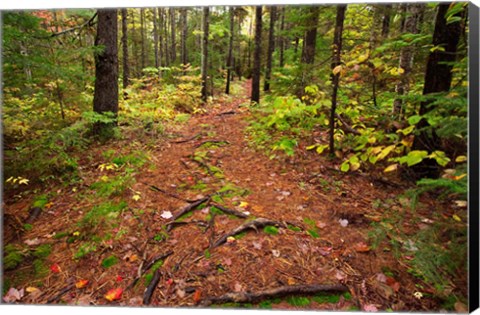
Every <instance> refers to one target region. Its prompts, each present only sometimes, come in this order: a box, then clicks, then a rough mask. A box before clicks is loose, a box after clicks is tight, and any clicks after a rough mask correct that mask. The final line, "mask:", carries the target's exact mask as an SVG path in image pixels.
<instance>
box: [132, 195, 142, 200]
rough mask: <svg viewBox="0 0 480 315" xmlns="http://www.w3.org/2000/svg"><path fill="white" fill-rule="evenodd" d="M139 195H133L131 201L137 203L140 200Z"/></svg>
mask: <svg viewBox="0 0 480 315" xmlns="http://www.w3.org/2000/svg"><path fill="white" fill-rule="evenodd" d="M140 198H141V197H140V195H133V197H132V199H133V200H135V201H139V200H140Z"/></svg>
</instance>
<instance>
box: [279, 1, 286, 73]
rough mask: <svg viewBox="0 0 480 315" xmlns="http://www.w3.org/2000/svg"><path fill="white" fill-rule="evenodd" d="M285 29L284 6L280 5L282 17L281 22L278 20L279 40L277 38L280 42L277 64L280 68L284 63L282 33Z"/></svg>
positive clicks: (283, 39)
mask: <svg viewBox="0 0 480 315" xmlns="http://www.w3.org/2000/svg"><path fill="white" fill-rule="evenodd" d="M284 30H285V7H282V19H281V22H280V36H279V37H280V40H279V43H280V47H279V48H280V61H279V65H280V67H281V68H283V66H284V65H285V60H284V55H283V54H284V50H285V38H284V35H283V31H284Z"/></svg>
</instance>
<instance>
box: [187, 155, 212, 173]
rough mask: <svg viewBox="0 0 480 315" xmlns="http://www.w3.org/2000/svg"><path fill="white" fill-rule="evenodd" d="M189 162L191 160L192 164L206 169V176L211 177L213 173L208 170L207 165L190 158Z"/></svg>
mask: <svg viewBox="0 0 480 315" xmlns="http://www.w3.org/2000/svg"><path fill="white" fill-rule="evenodd" d="M191 160H192V161H193V162H195V163H197V164H198V165H199V166H200V167H203V168H204V169H206V170H207V173H208V175H210V176H213V172H212V170H211V169H210V166H208V165H207V164H205V163H203V162H202V161H199V160H197V159H194V158H192V159H191Z"/></svg>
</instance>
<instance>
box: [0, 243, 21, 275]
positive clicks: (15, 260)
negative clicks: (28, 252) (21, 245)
mask: <svg viewBox="0 0 480 315" xmlns="http://www.w3.org/2000/svg"><path fill="white" fill-rule="evenodd" d="M23 259H24V257H23V255H22V253H21V252H20V250H19V249H17V248H16V247H15V246H12V245H6V246H5V248H4V252H3V268H4V269H5V270H11V269H15V268H16V267H17V266H18V265H20V264H21V263H22V262H23Z"/></svg>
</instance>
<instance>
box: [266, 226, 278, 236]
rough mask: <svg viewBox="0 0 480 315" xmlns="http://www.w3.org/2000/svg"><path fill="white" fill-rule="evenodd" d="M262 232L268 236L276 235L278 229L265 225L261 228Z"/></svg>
mask: <svg viewBox="0 0 480 315" xmlns="http://www.w3.org/2000/svg"><path fill="white" fill-rule="evenodd" d="M263 232H265V233H267V234H270V235H277V234H278V228H277V227H275V226H272V225H267V226H266V227H264V228H263Z"/></svg>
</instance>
